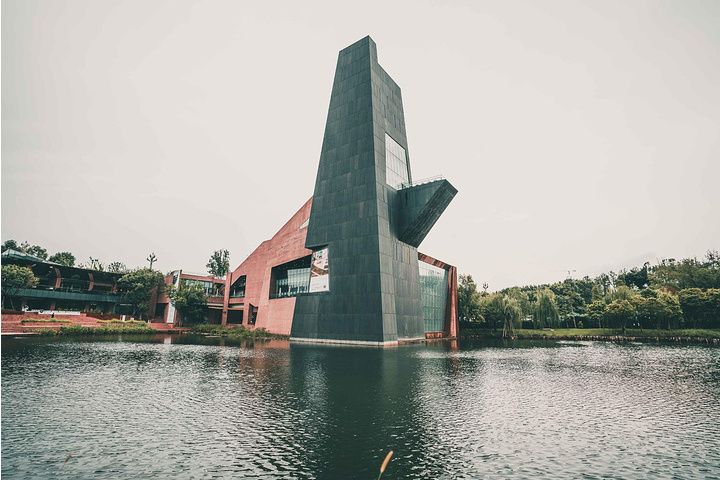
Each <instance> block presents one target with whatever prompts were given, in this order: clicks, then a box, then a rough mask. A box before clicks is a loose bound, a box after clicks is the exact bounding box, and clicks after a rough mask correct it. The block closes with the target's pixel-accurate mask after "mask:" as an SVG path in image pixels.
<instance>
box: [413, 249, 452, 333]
mask: <svg viewBox="0 0 720 480" xmlns="http://www.w3.org/2000/svg"><path fill="white" fill-rule="evenodd" d="M418 264H419V267H420V300H421V303H422V313H423V320H425V331H426V332H442V331H443V328H444V326H445V312H446V307H447V291H448V286H447V271H446V270H445V269H443V268H440V267H436V266H434V265H430V264H429V263H425V262H418Z"/></svg>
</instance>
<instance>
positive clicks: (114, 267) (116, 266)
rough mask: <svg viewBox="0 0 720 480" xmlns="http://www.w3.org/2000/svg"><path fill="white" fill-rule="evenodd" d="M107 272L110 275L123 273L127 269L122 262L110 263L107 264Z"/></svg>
mask: <svg viewBox="0 0 720 480" xmlns="http://www.w3.org/2000/svg"><path fill="white" fill-rule="evenodd" d="M107 271H108V272H110V273H125V272H127V271H128V269H127V267H126V266H125V264H124V263H122V262H112V263H110V264H108V266H107Z"/></svg>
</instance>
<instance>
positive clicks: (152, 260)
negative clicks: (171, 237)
mask: <svg viewBox="0 0 720 480" xmlns="http://www.w3.org/2000/svg"><path fill="white" fill-rule="evenodd" d="M145 260H147V261H148V262H150V270H152V264H153V263H155V260H157V257H156V256H155V252H152V253H151V254H150V255H148V257H147V258H146V259H145Z"/></svg>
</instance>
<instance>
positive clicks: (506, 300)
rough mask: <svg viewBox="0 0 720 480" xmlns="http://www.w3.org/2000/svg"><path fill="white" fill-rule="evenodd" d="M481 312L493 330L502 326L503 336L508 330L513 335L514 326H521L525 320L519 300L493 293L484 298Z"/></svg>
mask: <svg viewBox="0 0 720 480" xmlns="http://www.w3.org/2000/svg"><path fill="white" fill-rule="evenodd" d="M480 311H481V312H482V316H483V318H484V319H485V322H486V323H487V325H488V327H489V328H491V329H492V330H495V329H496V328H497V327H498V326H500V325H502V327H503V335H505V334H506V333H507V331H508V330H509V331H510V334H512V327H513V325H514V324H518V325H519V324H520V322H521V321H522V318H523V313H522V309H521V308H520V305H519V303H518V301H517V299H514V298H512V297H509V296H508V295H503V294H501V293H491V294H490V295H488V296H486V297H483V298H482V300H481V302H480Z"/></svg>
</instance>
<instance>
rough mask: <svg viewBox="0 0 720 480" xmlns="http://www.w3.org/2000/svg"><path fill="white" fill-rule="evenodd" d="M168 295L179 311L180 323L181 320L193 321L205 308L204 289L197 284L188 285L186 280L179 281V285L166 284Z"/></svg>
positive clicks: (205, 297)
mask: <svg viewBox="0 0 720 480" xmlns="http://www.w3.org/2000/svg"><path fill="white" fill-rule="evenodd" d="M168 297H170V301H171V302H172V304H173V305H174V306H175V308H176V309H177V311H178V312H180V323H179V324H182V322H183V321H185V320H188V321H194V320H197V319H198V317H200V316H201V315H203V314H204V313H205V309H206V308H207V295H206V294H205V289H204V288H202V287H201V286H200V285H197V284H190V285H188V284H187V283H186V282H180V286H179V287H177V288H176V287H175V286H174V285H169V286H168Z"/></svg>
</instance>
